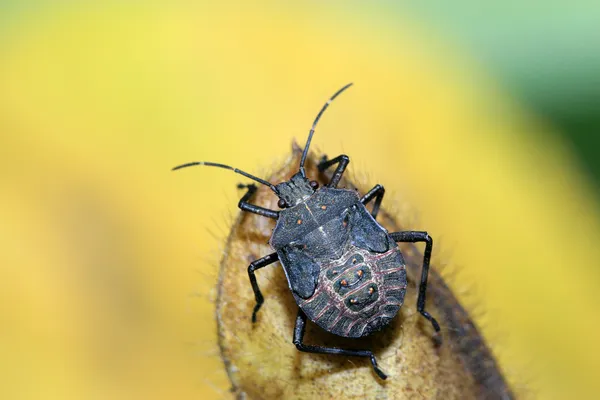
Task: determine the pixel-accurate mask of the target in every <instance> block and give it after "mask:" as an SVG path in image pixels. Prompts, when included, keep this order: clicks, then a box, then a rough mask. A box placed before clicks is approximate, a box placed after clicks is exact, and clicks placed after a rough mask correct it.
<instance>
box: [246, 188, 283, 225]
mask: <svg viewBox="0 0 600 400" xmlns="http://www.w3.org/2000/svg"><path fill="white" fill-rule="evenodd" d="M238 189H248V191H247V192H246V194H245V195H244V196H242V198H241V199H240V202H239V203H238V207H239V208H241V209H242V211H248V212H251V213H254V214H258V215H261V216H263V217H268V218H274V219H277V218H278V217H279V211H273V210H269V209H268V208H263V207H260V206H255V205H254V204H250V203H248V200H249V199H250V197H252V195H253V194H254V192H256V185H254V184H252V183H251V184H249V185H245V184H243V183H240V184H239V185H238Z"/></svg>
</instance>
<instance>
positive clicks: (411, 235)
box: [390, 231, 440, 332]
mask: <svg viewBox="0 0 600 400" xmlns="http://www.w3.org/2000/svg"><path fill="white" fill-rule="evenodd" d="M390 236H391V237H392V239H394V241H396V242H408V243H415V242H425V243H426V244H425V253H424V254H423V268H422V270H421V283H420V284H419V297H418V298H417V311H418V312H419V313H421V315H422V316H424V317H425V318H426V319H427V320H428V321H429V322H431V325H433V328H434V329H435V331H436V332H439V331H440V324H438V322H437V321H436V320H435V318H433V317H432V316H431V315H430V314H429V313H428V312H427V311H425V297H426V292H427V277H428V276H429V262H430V261H431V250H432V249H433V240H432V239H431V236H429V234H428V233H427V232H418V231H406V232H395V233H390Z"/></svg>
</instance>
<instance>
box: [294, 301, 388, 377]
mask: <svg viewBox="0 0 600 400" xmlns="http://www.w3.org/2000/svg"><path fill="white" fill-rule="evenodd" d="M305 328H306V314H304V311H302V310H300V309H299V310H298V316H297V317H296V326H295V327H294V340H293V342H294V344H295V345H296V348H297V349H298V350H300V351H304V352H306V353H318V354H338V355H341V356H351V357H368V358H369V359H370V360H371V365H373V370H374V371H375V373H376V374H377V376H379V377H380V378H381V379H387V375H386V374H385V373H384V372H383V371H382V370H380V369H379V367H378V366H377V360H376V359H375V356H374V355H373V353H372V352H371V351H368V350H346V349H338V348H336V347H321V346H311V345H306V344H304V343H303V340H304V329H305Z"/></svg>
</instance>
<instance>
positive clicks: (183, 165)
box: [172, 161, 277, 193]
mask: <svg viewBox="0 0 600 400" xmlns="http://www.w3.org/2000/svg"><path fill="white" fill-rule="evenodd" d="M194 165H206V166H208V167H219V168H223V169H229V170H232V171H233V172H235V173H236V174H240V175H244V176H245V177H246V178H250V179H252V180H253V181H256V182H258V183H262V184H263V185H265V186H268V187H270V188H271V190H272V191H274V192H275V193H277V189H276V188H275V185H273V184H272V183H270V182H267V181H265V180H264V179H260V178H258V177H256V176H254V175H251V174H249V173H247V172H244V171H242V170H241V169H237V168H233V167H230V166H229V165H225V164H217V163H213V162H205V161H194V162H190V163H187V164H182V165H178V166H176V167H175V168H173V169H172V171H176V170H178V169H181V168H187V167H193V166H194Z"/></svg>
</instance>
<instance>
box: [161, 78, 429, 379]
mask: <svg viewBox="0 0 600 400" xmlns="http://www.w3.org/2000/svg"><path fill="white" fill-rule="evenodd" d="M351 85H352V84H348V85H346V86H344V87H343V88H341V89H340V90H338V91H337V92H336V93H335V94H334V95H333V96H332V97H331V98H330V99H329V100H328V101H327V103H325V105H324V106H323V108H321V111H320V112H319V114H318V115H317V117H316V119H315V121H314V123H313V125H312V128H311V130H310V133H309V136H308V140H307V142H306V146H305V147H304V152H303V153H302V159H301V161H300V169H299V171H298V173H296V174H295V175H294V176H292V178H291V179H290V180H289V181H287V182H282V183H280V184H278V185H273V184H272V183H270V182H267V181H265V180H263V179H260V178H258V177H256V176H254V175H251V174H249V173H247V172H244V171H241V170H239V169H237V168H233V167H230V166H228V165H224V164H217V163H211V162H192V163H187V164H183V165H180V166H178V167H175V168H173V169H174V170H176V169H180V168H184V167H189V166H193V165H208V166H213V167H220V168H225V169H230V170H233V171H234V172H236V173H238V174H241V175H244V176H246V177H247V178H250V179H252V180H254V181H256V182H259V183H261V184H263V185H266V186H268V187H270V188H271V190H272V191H273V192H275V194H276V195H277V196H278V197H279V202H278V206H279V207H280V208H282V210H281V211H274V210H269V209H266V208H263V207H259V206H256V205H253V204H250V203H248V200H249V199H250V198H251V197H252V195H253V194H254V192H255V191H256V186H255V185H254V184H249V185H242V184H240V185H238V187H239V188H245V189H247V192H246V194H245V195H244V196H243V197H242V198H241V200H240V202H239V207H240V208H241V209H242V210H243V211H247V212H252V213H255V214H258V215H261V216H264V217H268V218H274V219H276V220H277V224H276V226H275V230H274V231H273V235H272V236H271V240H270V244H271V247H273V249H274V250H275V252H274V253H272V254H269V255H267V256H264V257H262V258H260V259H258V260H255V261H253V262H252V263H251V264H250V266H249V267H248V275H249V277H250V283H251V285H252V289H253V290H254V295H255V297H256V305H255V307H254V311H253V312H252V322H253V323H254V322H256V314H257V312H258V310H259V309H260V307H261V305H262V303H263V301H264V300H263V296H262V293H261V292H260V289H259V288H258V283H257V281H256V277H255V275H254V273H255V271H256V270H257V269H259V268H263V267H265V266H267V265H269V264H272V263H274V262H276V261H279V262H280V263H281V265H282V266H283V269H284V271H285V275H286V277H287V280H288V285H289V287H290V289H291V291H292V294H293V296H294V299H295V300H296V303H297V304H298V306H299V310H298V316H297V317H296V326H295V328H294V339H293V343H294V344H295V345H296V347H297V348H298V350H300V351H305V352H309V353H322V354H340V355H346V356H359V357H368V358H369V359H370V361H371V364H372V365H373V369H374V371H375V373H376V374H377V375H378V376H379V377H380V378H381V379H386V378H387V376H386V375H385V374H384V373H383V371H381V370H380V369H379V367H378V366H377V361H376V359H375V356H374V355H373V353H372V352H371V351H369V350H348V349H341V348H335V347H321V346H312V345H307V344H304V342H303V338H304V331H305V326H306V319H307V317H308V318H309V319H310V320H311V321H313V322H314V323H316V324H317V325H319V326H320V327H321V328H323V329H325V330H326V331H328V332H331V333H334V334H336V335H339V336H344V337H353V338H358V337H362V336H366V335H369V334H370V333H372V332H375V331H377V330H380V329H381V328H383V327H384V326H386V325H387V324H388V323H389V322H390V321H391V319H392V318H394V316H395V315H396V314H397V313H398V310H399V309H400V307H401V306H402V303H403V301H404V295H405V293H406V269H405V262H404V258H403V257H402V253H401V252H400V250H399V249H398V245H397V244H396V243H397V242H412V243H414V242H425V244H426V245H425V253H424V257H423V268H422V273H421V282H420V284H419V295H418V298H417V311H418V312H419V313H420V314H421V315H423V316H424V317H425V318H426V319H427V320H429V321H430V322H431V324H432V325H433V328H434V329H435V331H436V332H439V331H440V326H439V324H438V323H437V321H436V320H435V318H433V317H432V316H431V315H430V314H429V313H428V312H427V311H425V293H426V290H427V277H428V274H429V262H430V259H431V250H432V247H433V241H432V240H431V237H430V236H429V235H428V234H427V232H417V231H405V232H395V233H388V232H387V231H386V230H385V228H383V227H382V226H381V225H380V224H379V223H378V222H377V221H376V218H377V214H378V212H379V208H380V206H381V201H382V199H383V195H384V193H385V190H384V188H383V186H381V185H375V187H374V188H373V189H371V190H370V191H369V192H368V193H366V194H365V195H364V196H362V197H359V195H358V193H357V192H356V191H354V190H347V189H338V188H337V185H338V183H339V182H340V179H341V178H342V174H343V173H344V171H345V169H346V167H347V165H348V163H349V162H350V159H349V158H348V156H346V155H340V156H338V157H336V158H334V159H331V160H328V159H327V158H325V157H324V158H323V160H322V161H321V162H320V163H319V165H318V169H319V170H320V171H324V170H325V169H327V168H329V167H330V166H332V165H336V164H337V167H336V169H335V171H334V173H333V176H332V178H331V180H330V181H329V183H328V184H327V186H324V187H322V188H319V185H318V183H317V182H316V181H314V180H313V181H310V180H309V179H308V178H307V177H306V173H305V170H304V163H305V161H306V157H307V155H308V149H309V147H310V142H311V140H312V137H313V134H314V131H315V127H316V125H317V123H318V122H319V119H320V118H321V115H322V114H323V112H324V111H325V109H327V107H328V106H329V104H330V103H331V102H332V101H333V100H334V99H335V98H336V97H337V96H338V95H339V94H340V93H342V92H343V91H344V90H345V89H347V88H348V87H350V86H351ZM371 200H375V203H374V204H373V210H372V211H371V212H370V213H369V211H368V210H367V208H366V207H365V205H366V204H367V203H369V202H370V201H371Z"/></svg>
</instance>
